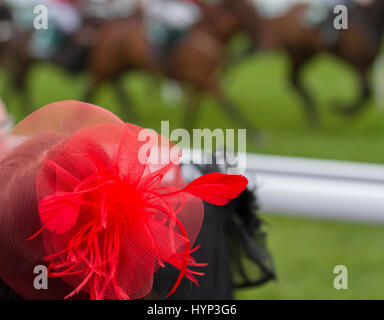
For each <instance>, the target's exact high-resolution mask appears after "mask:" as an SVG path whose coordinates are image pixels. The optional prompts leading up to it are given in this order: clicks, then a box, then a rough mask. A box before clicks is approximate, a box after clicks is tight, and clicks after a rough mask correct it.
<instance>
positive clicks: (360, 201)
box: [246, 154, 384, 223]
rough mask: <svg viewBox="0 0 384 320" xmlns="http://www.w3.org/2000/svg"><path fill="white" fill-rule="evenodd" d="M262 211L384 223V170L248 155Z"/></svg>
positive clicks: (338, 162)
mask: <svg viewBox="0 0 384 320" xmlns="http://www.w3.org/2000/svg"><path fill="white" fill-rule="evenodd" d="M246 176H247V177H248V178H249V180H250V182H251V184H253V185H255V184H256V186H257V196H258V198H259V203H260V205H261V211H262V212H264V213H271V214H284V215H301V216H306V217H317V218H326V219H336V220H352V221H360V222H369V223H384V166H382V165H375V164H362V163H352V162H343V161H329V160H314V159H304V158H294V157H280V156H279V157H277V156H267V155H255V154H247V171H246Z"/></svg>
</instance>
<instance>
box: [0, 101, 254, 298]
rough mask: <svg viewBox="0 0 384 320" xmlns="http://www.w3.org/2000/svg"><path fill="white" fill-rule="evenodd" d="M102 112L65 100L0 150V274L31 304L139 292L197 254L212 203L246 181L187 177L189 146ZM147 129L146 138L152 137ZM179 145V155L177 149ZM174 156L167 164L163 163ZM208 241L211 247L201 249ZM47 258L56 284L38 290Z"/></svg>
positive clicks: (24, 125) (21, 127)
mask: <svg viewBox="0 0 384 320" xmlns="http://www.w3.org/2000/svg"><path fill="white" fill-rule="evenodd" d="M147 133H149V131H145V130H144V129H143V128H140V127H138V126H136V125H133V124H129V123H127V124H125V123H123V122H122V121H121V120H120V119H119V118H117V117H116V116H115V115H113V114H112V113H110V112H109V111H107V110H105V109H102V108H100V107H97V106H94V105H90V104H86V103H82V102H76V101H63V102H57V103H53V104H50V105H47V106H45V107H43V108H41V109H39V110H38V111H36V112H34V113H33V114H31V115H30V116H28V117H27V118H26V119H24V120H23V121H22V122H21V123H19V124H18V125H17V126H16V127H15V129H14V130H13V131H12V132H11V134H10V135H9V136H8V137H7V138H6V139H5V142H4V143H3V145H2V146H1V148H0V149H1V150H3V154H0V190H1V191H0V261H2V263H1V264H0V278H1V279H2V280H3V281H4V282H5V283H6V284H8V285H9V286H10V287H11V288H12V289H13V290H14V291H16V292H17V293H18V294H20V295H21V296H22V297H24V298H26V299H62V298H87V297H88V298H91V299H138V298H142V297H144V296H146V295H148V293H150V291H151V289H152V280H153V274H154V272H156V270H157V269H158V268H159V267H166V263H168V264H171V265H173V266H175V267H176V268H178V269H179V270H180V276H179V279H178V280H177V282H176V284H175V286H174V288H173V289H172V290H171V292H170V294H172V293H173V292H174V290H175V289H176V288H177V286H178V284H179V282H180V281H181V279H182V277H183V276H186V277H187V278H189V279H190V280H192V281H193V282H195V283H197V281H196V279H195V277H194V275H201V273H198V272H196V271H191V270H189V269H188V267H190V266H202V265H204V264H201V263H200V264H199V263H196V262H195V261H194V259H193V258H192V256H191V253H192V252H193V251H194V250H196V249H197V248H194V247H193V244H194V241H195V240H196V238H197V235H198V233H199V231H200V228H201V224H202V220H203V210H204V209H203V203H202V200H205V201H207V202H210V203H213V204H217V205H223V204H226V203H228V202H229V201H230V200H231V199H233V198H235V197H237V196H238V195H239V194H240V193H241V192H242V191H243V190H244V189H245V188H246V185H247V182H248V181H247V179H246V178H244V177H242V176H240V175H226V174H222V173H212V174H208V175H205V176H202V177H200V178H198V179H196V180H195V181H193V182H192V183H190V184H188V185H187V184H186V182H185V180H184V178H183V176H182V173H181V170H180V168H179V164H178V163H179V158H180V156H181V152H180V151H179V150H178V149H177V148H176V147H175V146H174V145H172V144H171V143H170V142H169V141H168V140H167V139H165V138H164V137H161V136H160V135H157V134H154V133H152V135H146V134H147ZM145 136H147V138H148V139H146V140H145V139H143V137H145ZM175 151H176V152H175ZM162 154H167V155H168V156H169V161H167V162H165V163H161V162H160V161H157V160H158V159H160V158H159V155H162ZM203 245H204V244H203ZM37 265H47V266H48V271H49V276H50V280H49V286H48V289H47V290H37V289H35V288H34V286H33V279H34V277H36V275H35V274H34V273H33V269H34V268H35V266H37Z"/></svg>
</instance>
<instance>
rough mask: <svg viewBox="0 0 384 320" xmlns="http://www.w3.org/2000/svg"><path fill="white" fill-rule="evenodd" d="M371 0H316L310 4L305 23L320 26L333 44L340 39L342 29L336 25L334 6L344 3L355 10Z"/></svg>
mask: <svg viewBox="0 0 384 320" xmlns="http://www.w3.org/2000/svg"><path fill="white" fill-rule="evenodd" d="M368 2H371V0H352V1H351V0H338V1H335V0H315V1H311V2H310V4H309V8H308V11H307V13H306V15H305V17H304V21H303V23H304V25H306V26H307V27H309V28H318V29H319V30H320V33H321V35H322V38H323V39H324V40H325V42H326V43H327V45H330V46H333V45H334V44H336V42H337V40H338V39H339V35H340V32H339V31H340V30H337V29H336V28H335V27H334V19H335V17H336V16H335V15H334V8H335V7H336V6H337V5H344V6H345V7H347V8H348V10H353V9H354V8H355V7H356V6H357V5H361V4H364V5H366V4H367V3H368Z"/></svg>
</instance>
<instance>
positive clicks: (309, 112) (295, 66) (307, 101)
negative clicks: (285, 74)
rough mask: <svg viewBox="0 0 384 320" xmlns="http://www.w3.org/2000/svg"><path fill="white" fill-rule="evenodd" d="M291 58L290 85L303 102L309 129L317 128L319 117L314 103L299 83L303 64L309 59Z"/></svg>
mask: <svg viewBox="0 0 384 320" xmlns="http://www.w3.org/2000/svg"><path fill="white" fill-rule="evenodd" d="M291 58H292V69H291V79H290V80H291V84H292V85H293V87H294V88H295V89H296V91H297V93H298V94H299V95H300V97H301V99H302V100H303V106H304V111H305V115H306V118H307V121H308V124H309V126H310V127H311V128H314V127H316V126H318V124H319V116H318V113H317V110H316V106H315V102H314V101H313V98H312V96H311V95H310V94H309V92H308V90H307V89H306V88H305V87H304V86H303V84H302V82H301V81H300V74H301V69H302V67H303V66H304V64H305V62H307V60H308V59H309V57H308V56H306V57H303V58H302V59H298V56H291Z"/></svg>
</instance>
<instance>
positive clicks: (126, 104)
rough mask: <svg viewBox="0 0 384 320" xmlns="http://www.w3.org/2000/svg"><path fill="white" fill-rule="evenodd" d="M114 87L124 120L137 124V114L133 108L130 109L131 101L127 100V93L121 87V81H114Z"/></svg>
mask: <svg viewBox="0 0 384 320" xmlns="http://www.w3.org/2000/svg"><path fill="white" fill-rule="evenodd" d="M113 84H114V87H115V90H116V95H117V98H118V99H119V102H120V105H121V108H122V110H123V113H124V118H125V120H127V121H129V122H132V123H137V121H138V116H137V113H136V112H135V110H134V108H132V106H133V104H132V101H131V99H130V98H129V95H128V93H127V92H126V90H125V89H124V86H123V85H122V82H121V79H119V78H118V79H116V80H115V81H114V82H113Z"/></svg>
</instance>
